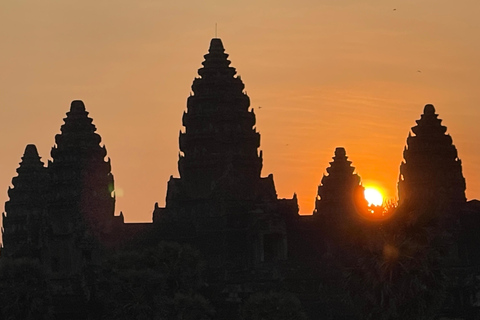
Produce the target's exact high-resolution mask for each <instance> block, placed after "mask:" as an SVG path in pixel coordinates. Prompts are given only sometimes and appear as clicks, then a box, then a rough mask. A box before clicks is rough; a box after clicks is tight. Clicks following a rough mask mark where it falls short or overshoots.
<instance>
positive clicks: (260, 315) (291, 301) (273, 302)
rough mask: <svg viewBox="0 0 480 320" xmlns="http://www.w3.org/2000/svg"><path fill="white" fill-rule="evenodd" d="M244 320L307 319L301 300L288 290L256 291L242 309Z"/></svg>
mask: <svg viewBox="0 0 480 320" xmlns="http://www.w3.org/2000/svg"><path fill="white" fill-rule="evenodd" d="M241 316H242V319H244V320H306V319H307V316H306V315H305V313H304V312H303V311H302V306H301V304H300V301H299V300H298V298H297V297H296V296H294V295H293V294H291V293H288V292H269V293H255V294H253V295H251V296H250V298H248V300H247V301H246V302H245V303H244V305H243V306H242V310H241Z"/></svg>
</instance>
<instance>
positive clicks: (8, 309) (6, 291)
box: [0, 258, 51, 320]
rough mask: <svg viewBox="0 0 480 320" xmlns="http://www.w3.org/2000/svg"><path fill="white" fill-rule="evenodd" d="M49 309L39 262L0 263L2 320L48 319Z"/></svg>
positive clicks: (46, 289)
mask: <svg viewBox="0 0 480 320" xmlns="http://www.w3.org/2000/svg"><path fill="white" fill-rule="evenodd" d="M50 306H51V296H50V291H49V285H48V282H47V277H46V274H45V272H44V270H43V268H42V265H41V264H40V263H39V262H38V261H36V260H32V259H27V258H21V259H6V258H2V259H1V260H0V311H1V319H5V320H10V319H12V320H13V319H25V320H42V319H51V308H50Z"/></svg>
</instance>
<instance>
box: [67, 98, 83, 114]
mask: <svg viewBox="0 0 480 320" xmlns="http://www.w3.org/2000/svg"><path fill="white" fill-rule="evenodd" d="M70 111H71V112H82V111H85V104H84V103H83V101H82V100H73V101H72V103H71V104H70Z"/></svg>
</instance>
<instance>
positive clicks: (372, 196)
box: [364, 187, 383, 206]
mask: <svg viewBox="0 0 480 320" xmlns="http://www.w3.org/2000/svg"><path fill="white" fill-rule="evenodd" d="M364 195H365V199H366V200H367V202H368V205H369V206H371V205H374V206H381V205H382V204H383V196H382V193H381V192H380V191H378V190H377V189H376V188H372V187H367V188H365V191H364Z"/></svg>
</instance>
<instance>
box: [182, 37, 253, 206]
mask: <svg viewBox="0 0 480 320" xmlns="http://www.w3.org/2000/svg"><path fill="white" fill-rule="evenodd" d="M204 58H205V61H203V62H202V64H203V67H202V68H200V69H199V70H198V74H199V75H200V77H198V78H195V80H194V81H193V84H192V91H193V95H190V97H189V98H188V100H187V111H186V112H184V114H183V119H182V122H183V126H184V127H185V131H184V132H180V141H179V142H180V151H181V153H180V158H179V161H178V170H179V173H180V177H181V180H182V185H183V187H184V188H185V189H184V191H185V192H186V195H187V196H188V197H189V198H195V199H199V198H206V197H207V198H211V197H212V195H213V194H218V193H221V194H222V198H225V197H226V198H232V197H233V198H239V197H240V198H241V199H249V198H251V197H253V193H254V191H255V189H256V184H257V183H258V181H259V179H260V172H261V169H262V155H261V153H260V154H259V152H258V148H259V146H260V134H259V133H257V132H256V130H255V127H254V125H255V114H254V112H253V109H252V110H249V107H250V99H249V97H248V96H247V95H246V93H245V92H244V91H243V90H244V88H245V86H244V84H243V82H242V80H241V78H240V76H236V71H235V68H233V67H231V66H230V61H229V60H228V59H227V58H228V54H226V53H225V49H224V47H223V44H222V41H221V40H220V39H218V38H214V39H212V40H211V42H210V48H209V50H208V53H207V54H206V55H205V56H204Z"/></svg>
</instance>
